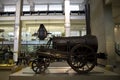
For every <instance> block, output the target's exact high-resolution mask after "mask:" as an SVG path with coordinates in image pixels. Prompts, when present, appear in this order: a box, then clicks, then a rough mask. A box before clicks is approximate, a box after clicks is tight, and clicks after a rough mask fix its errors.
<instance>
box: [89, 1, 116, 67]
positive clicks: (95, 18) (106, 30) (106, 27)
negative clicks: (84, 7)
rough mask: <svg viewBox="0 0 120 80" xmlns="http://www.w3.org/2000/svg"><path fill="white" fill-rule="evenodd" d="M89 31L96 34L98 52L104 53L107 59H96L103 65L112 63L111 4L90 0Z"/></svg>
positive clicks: (113, 57) (113, 58)
mask: <svg viewBox="0 0 120 80" xmlns="http://www.w3.org/2000/svg"><path fill="white" fill-rule="evenodd" d="M90 5H91V11H90V12H91V32H92V34H93V35H96V36H97V39H98V52H103V53H106V54H107V55H108V56H107V57H108V59H107V60H98V63H100V64H103V65H107V64H108V65H114V64H115V61H116V58H115V50H114V22H113V18H112V7H111V5H105V2H104V0H96V1H95V0H90Z"/></svg>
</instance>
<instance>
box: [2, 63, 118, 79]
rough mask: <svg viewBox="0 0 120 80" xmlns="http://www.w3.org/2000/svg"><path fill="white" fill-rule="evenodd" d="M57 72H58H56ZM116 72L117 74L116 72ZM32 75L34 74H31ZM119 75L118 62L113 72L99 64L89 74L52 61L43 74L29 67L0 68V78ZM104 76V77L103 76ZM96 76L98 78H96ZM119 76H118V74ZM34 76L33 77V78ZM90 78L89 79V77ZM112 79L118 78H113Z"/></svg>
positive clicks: (99, 77)
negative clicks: (13, 71)
mask: <svg viewBox="0 0 120 80" xmlns="http://www.w3.org/2000/svg"><path fill="white" fill-rule="evenodd" d="M58 73H59V74H58ZM116 73H117V74H116ZM33 75H34V76H33ZM119 75H120V64H118V66H117V67H116V68H115V69H114V72H110V71H107V70H105V69H103V68H101V67H99V66H97V67H95V68H94V69H93V71H92V72H91V73H90V74H87V75H80V76H79V75H77V74H76V73H75V72H74V71H73V70H72V69H71V68H70V67H69V66H68V65H67V64H66V63H65V62H54V63H51V65H50V67H49V68H48V70H46V73H45V74H38V75H35V74H34V72H33V71H32V69H30V67H26V68H23V69H22V70H21V71H19V72H16V73H12V71H11V70H0V80H42V79H43V80H53V79H56V80H73V79H75V80H76V79H77V80H78V79H79V78H81V79H82V80H86V78H87V77H88V76H89V77H88V78H89V80H93V79H94V80H99V79H104V77H106V76H107V77H110V78H111V79H109V78H107V77H106V78H105V80H108V79H109V80H112V77H114V76H116V77H118V76H119ZM95 76H96V77H95ZM103 76H104V77H103ZM97 77H98V78H97ZM119 77H120V76H119ZM33 78H34V79H33ZM90 78H91V79H90ZM114 80H119V79H116V78H114Z"/></svg>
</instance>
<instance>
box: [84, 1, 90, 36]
mask: <svg viewBox="0 0 120 80" xmlns="http://www.w3.org/2000/svg"><path fill="white" fill-rule="evenodd" d="M85 17H86V32H87V35H91V27H90V4H89V3H88V2H87V3H86V4H85Z"/></svg>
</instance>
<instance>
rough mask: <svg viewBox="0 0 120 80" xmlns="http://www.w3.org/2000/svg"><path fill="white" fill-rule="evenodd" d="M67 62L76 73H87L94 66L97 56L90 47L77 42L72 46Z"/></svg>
mask: <svg viewBox="0 0 120 80" xmlns="http://www.w3.org/2000/svg"><path fill="white" fill-rule="evenodd" d="M67 62H68V64H69V65H70V66H71V68H72V69H73V70H75V71H76V72H77V73H88V72H90V71H91V70H92V69H93V68H94V67H95V65H96V62H97V57H96V53H95V52H94V50H93V49H92V48H90V47H88V46H86V45H80V44H78V45H76V46H74V47H73V48H72V50H71V52H70V55H69V58H68V60H67Z"/></svg>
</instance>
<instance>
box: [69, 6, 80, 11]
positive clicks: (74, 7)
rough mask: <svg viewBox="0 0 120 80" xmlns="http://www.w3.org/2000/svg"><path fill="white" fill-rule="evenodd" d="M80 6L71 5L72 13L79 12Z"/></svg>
mask: <svg viewBox="0 0 120 80" xmlns="http://www.w3.org/2000/svg"><path fill="white" fill-rule="evenodd" d="M78 10H79V5H70V11H78Z"/></svg>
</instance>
